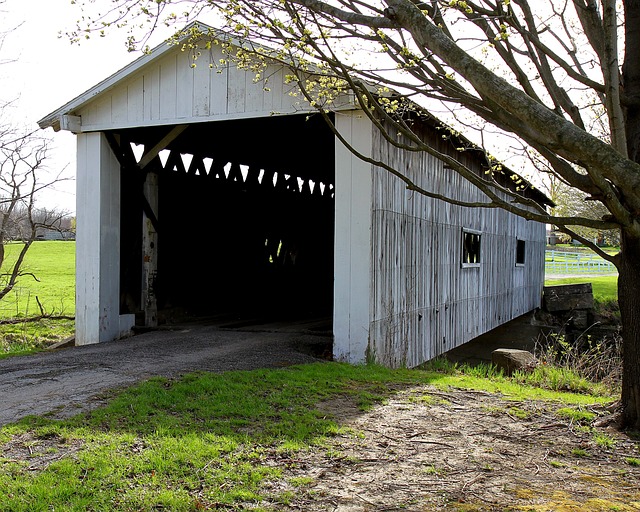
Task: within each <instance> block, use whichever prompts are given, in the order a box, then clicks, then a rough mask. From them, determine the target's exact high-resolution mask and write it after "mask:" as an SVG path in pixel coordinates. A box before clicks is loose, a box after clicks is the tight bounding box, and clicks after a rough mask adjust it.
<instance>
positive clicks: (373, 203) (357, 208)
mask: <svg viewBox="0 0 640 512" xmlns="http://www.w3.org/2000/svg"><path fill="white" fill-rule="evenodd" d="M224 58H225V56H224V55H222V53H221V52H220V50H219V49H218V48H216V47H215V46H214V48H213V49H212V51H211V55H210V56H208V57H207V59H208V60H204V59H203V58H200V59H199V60H198V61H196V66H195V67H193V66H192V65H191V64H192V63H193V61H192V60H191V57H190V55H189V54H188V53H187V52H183V51H181V50H180V47H178V46H175V47H167V46H163V47H161V48H158V49H156V50H154V52H152V54H151V55H149V56H145V57H143V58H142V59H139V60H138V61H136V63H133V64H132V65H131V66H128V67H127V68H125V69H124V70H122V71H120V72H118V73H116V74H115V75H113V76H112V77H110V78H109V79H107V80H106V81H105V82H103V83H101V84H98V85H97V86H95V87H94V88H92V89H91V90H89V91H87V92H86V93H85V94H83V95H81V96H80V97H78V98H76V99H75V100H72V101H71V102H70V103H68V104H67V105H65V106H63V107H61V108H60V109H58V110H57V111H55V112H53V113H52V114H50V115H49V116H47V117H45V118H44V119H42V120H41V121H40V122H39V124H40V126H41V127H43V128H45V127H49V126H50V127H53V128H54V129H59V128H63V129H69V130H72V131H74V132H76V133H80V135H79V136H78V180H77V202H78V206H77V217H78V223H77V294H76V295H77V298H76V300H77V312H76V338H77V340H76V342H77V343H78V344H86V343H96V342H99V341H107V340H113V339H117V338H118V337H121V336H122V335H125V334H127V333H128V332H130V330H131V328H132V326H133V315H123V316H121V315H119V314H118V312H119V295H120V294H119V274H120V268H119V261H120V260H119V254H120V247H119V244H120V235H119V228H120V219H119V212H120V166H119V164H118V162H117V160H116V159H115V157H114V155H113V154H112V153H111V150H110V148H109V146H108V144H107V143H106V141H105V139H104V137H103V136H102V135H101V133H100V132H101V131H103V130H118V129H124V128H132V127H146V126H157V125H168V126H175V125H181V126H182V127H184V126H186V125H187V124H191V123H201V122H211V121H224V120H231V119H239V118H249V117H265V116H270V115H273V114H274V113H279V114H292V113H299V112H300V111H309V110H313V109H311V108H310V107H309V105H307V104H306V103H305V102H304V101H303V100H302V99H301V97H300V95H299V94H298V95H297V96H296V95H295V84H292V83H286V82H287V81H286V80H285V75H286V74H287V71H286V68H284V67H282V66H281V65H277V64H273V65H271V66H270V67H269V68H268V69H267V70H264V71H263V73H262V76H263V77H267V76H268V77H269V81H268V82H265V81H264V80H260V81H257V82H256V81H255V80H254V79H255V74H254V73H253V72H251V71H249V70H244V69H238V68H236V67H234V66H233V65H231V64H228V63H226V62H225V63H222V64H221V62H220V61H221V59H224ZM209 63H211V64H212V66H209ZM332 110H333V111H334V112H335V116H336V126H337V129H338V130H339V131H340V133H341V134H342V135H343V136H344V137H345V139H346V141H347V142H348V143H349V144H351V145H352V146H353V147H355V148H356V149H357V150H359V151H360V152H361V153H363V154H364V155H365V156H373V157H374V158H376V159H380V160H388V161H389V162H392V163H393V164H394V165H395V166H397V168H398V169H399V170H401V171H405V172H407V174H408V175H409V176H410V177H411V178H412V179H414V181H415V182H416V183H418V184H420V185H422V186H424V188H426V189H429V190H432V191H434V192H437V193H444V194H447V195H451V194H454V195H455V196H456V197H457V198H459V199H464V200H471V201H476V200H479V199H481V196H480V195H479V193H478V191H477V190H475V189H474V188H473V187H472V186H471V185H470V184H469V183H468V182H466V181H465V180H463V179H462V178H460V177H459V176H457V175H455V174H454V173H453V172H451V171H447V170H446V169H444V168H443V165H442V162H440V161H438V160H437V159H435V158H433V157H431V156H428V155H426V154H425V153H412V152H403V151H400V150H398V149H397V148H394V147H392V146H391V145H390V144H388V143H387V142H386V141H385V140H383V139H382V137H381V136H380V134H379V133H378V132H377V130H374V129H373V125H372V123H371V122H370V121H369V119H368V118H367V117H366V116H365V115H364V114H363V113H362V112H360V111H357V110H353V106H352V102H351V100H350V98H349V97H345V98H344V99H343V100H342V101H341V103H340V105H334V108H333V109H332ZM428 130H431V129H430V128H428ZM175 133H177V132H172V133H171V134H170V135H172V134H173V135H175ZM430 133H431V135H430V136H431V137H432V143H433V144H434V145H436V146H437V145H441V146H442V145H443V144H445V142H443V141H442V140H441V139H439V137H438V134H435V135H434V132H433V131H431V132H430ZM258 136H259V135H258ZM163 144H164V141H161V142H160V143H159V145H158V147H156V148H152V150H151V151H150V155H149V156H148V158H145V157H143V160H142V161H141V163H144V162H145V161H147V160H149V159H150V157H151V153H153V154H155V153H157V151H159V149H161V147H162V146H163ZM334 151H335V157H336V169H335V251H334V318H333V324H334V325H333V332H334V349H333V352H334V357H335V359H337V360H344V361H348V362H351V363H362V362H365V361H367V360H374V361H377V362H379V363H382V364H386V365H389V366H401V365H406V366H414V365H417V364H419V363H421V362H423V361H426V360H428V359H431V358H433V357H435V356H437V355H438V354H440V353H442V352H445V351H447V350H450V349H452V348H454V347H455V346H458V345H460V344H462V343H464V342H466V341H468V340H470V339H472V338H474V337H476V336H478V335H480V334H482V333H484V332H486V331H488V330H490V329H492V328H494V327H496V326H498V325H500V324H501V323H504V322H506V321H508V320H510V319H512V318H514V317H516V316H518V315H520V314H523V313H525V312H527V311H529V310H531V309H533V308H535V307H537V306H539V304H540V297H541V293H542V284H543V276H544V242H545V230H544V226H542V225H539V224H535V223H528V222H526V221H524V220H522V219H519V218H516V217H514V216H512V215H509V214H507V213H505V212H503V211H499V210H478V209H468V208H460V207H455V206H452V205H450V204H447V203H443V202H438V201H435V200H431V199H428V198H426V197H424V196H420V195H417V194H414V193H411V192H408V191H407V190H406V188H405V187H404V185H403V184H402V183H401V182H400V181H399V180H398V179H397V178H394V177H393V176H391V175H390V174H389V173H387V172H386V171H384V170H382V169H380V168H376V167H373V166H372V165H371V164H369V163H365V162H363V161H362V160H360V159H359V158H358V157H356V156H354V155H353V154H352V153H351V152H350V151H349V150H348V149H347V148H345V147H344V146H343V145H342V144H341V143H340V142H339V141H338V140H337V139H336V145H335V148H334ZM453 154H455V155H456V156H458V157H460V158H463V159H466V161H467V163H468V164H469V165H472V166H473V165H476V164H477V161H476V162H475V163H474V162H473V161H471V160H472V159H471V157H468V156H467V155H465V154H460V153H458V152H455V151H453ZM463 228H468V229H473V230H476V231H478V232H480V233H482V259H481V263H480V265H479V266H477V267H475V268H462V265H461V241H462V229H463ZM517 239H522V240H525V241H526V242H527V245H526V250H527V256H526V257H527V261H526V263H525V265H524V266H518V267H517V266H516V265H515V244H516V240H517Z"/></svg>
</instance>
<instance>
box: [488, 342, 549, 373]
mask: <svg viewBox="0 0 640 512" xmlns="http://www.w3.org/2000/svg"><path fill="white" fill-rule="evenodd" d="M491 362H492V363H493V364H494V366H496V367H497V368H498V369H502V370H503V371H504V373H505V375H511V374H513V372H514V371H516V370H523V371H531V370H533V369H534V368H535V367H536V366H538V360H537V359H536V357H535V356H534V355H533V354H532V353H531V352H528V351H526V350H518V349H513V348H499V349H496V350H494V351H493V352H492V353H491Z"/></svg>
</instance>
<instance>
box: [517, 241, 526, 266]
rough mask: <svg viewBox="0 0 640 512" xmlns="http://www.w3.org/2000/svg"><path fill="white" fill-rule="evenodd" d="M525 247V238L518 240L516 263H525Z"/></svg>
mask: <svg viewBox="0 0 640 512" xmlns="http://www.w3.org/2000/svg"><path fill="white" fill-rule="evenodd" d="M525 248H526V246H525V242H524V240H517V241H516V265H524V259H525Z"/></svg>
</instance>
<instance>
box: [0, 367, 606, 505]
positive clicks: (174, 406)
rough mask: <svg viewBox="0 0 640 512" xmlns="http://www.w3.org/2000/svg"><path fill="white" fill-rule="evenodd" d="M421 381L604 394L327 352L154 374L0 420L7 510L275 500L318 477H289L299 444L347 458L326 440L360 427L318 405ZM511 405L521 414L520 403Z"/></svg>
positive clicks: (528, 393)
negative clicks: (97, 402)
mask: <svg viewBox="0 0 640 512" xmlns="http://www.w3.org/2000/svg"><path fill="white" fill-rule="evenodd" d="M424 385H430V386H435V387H436V388H441V389H448V388H451V387H455V388H463V389H464V388H467V389H477V390H485V391H491V392H497V393H501V394H503V395H504V397H505V398H517V399H540V400H545V401H552V402H553V403H556V402H558V403H566V404H575V403H586V402H587V401H590V402H591V403H595V402H598V401H604V400H605V398H604V397H593V396H591V397H589V396H588V395H575V394H570V393H559V392H555V391H550V390H544V389H539V388H531V387H527V386H524V385H522V384H517V383H513V382H509V381H508V380H507V379H506V378H504V377H495V378H494V380H491V381H489V380H488V379H482V378H481V377H479V376H477V375H475V376H468V375H464V374H463V373H461V372H459V371H457V372H456V373H455V374H451V373H442V372H433V371H429V370H403V369H400V370H390V369H385V368H381V367H376V366H352V365H347V364H341V363H330V362H326V363H316V364H311V365H303V366H293V367H289V368H283V369H277V370H254V371H237V372H235V371H234V372H227V373H222V374H212V373H193V374H188V375H185V376H183V377H181V378H179V379H161V378H154V379H151V380H149V381H146V382H144V383H142V384H140V385H137V386H134V387H131V388H128V389H126V390H124V391H121V392H119V393H114V396H113V397H112V399H111V400H110V401H109V403H108V404H107V405H106V406H104V407H102V408H100V409H97V410H94V411H92V412H91V413H86V414H82V415H78V416H76V417H74V418H71V419H68V420H52V419H48V418H46V417H45V418H42V417H31V418H27V419H25V420H23V421H21V422H20V423H17V424H14V425H10V426H6V427H4V428H2V429H0V443H1V444H2V447H3V452H2V453H3V458H2V459H0V468H2V470H1V471H0V494H2V495H3V496H4V499H3V500H2V501H0V511H11V512H21V511H29V512H32V511H38V510H43V511H44V510H50V508H51V507H54V508H55V509H56V510H58V509H59V510H65V511H86V510H162V509H164V510H172V511H190V510H200V509H248V508H250V509H251V510H277V509H278V507H277V504H278V503H287V502H289V501H290V500H291V499H292V497H293V496H295V492H296V489H297V488H300V487H302V486H305V485H307V484H308V483H309V481H308V480H307V479H302V480H295V479H294V480H290V481H288V482H283V480H282V478H283V472H282V468H285V467H287V466H288V465H290V464H294V462H293V461H294V460H295V459H296V456H297V454H300V453H301V452H304V451H306V450H319V451H321V452H323V453H324V456H326V457H331V456H335V457H341V456H342V454H340V453H334V452H335V449H334V448H331V444H330V442H329V440H330V439H331V438H332V437H334V436H336V435H353V436H356V437H357V435H356V434H357V433H350V432H348V430H347V429H346V428H345V427H343V426H341V425H340V420H341V419H342V418H340V417H333V416H331V415H330V414H328V413H327V412H326V411H325V412H321V407H320V404H322V403H323V402H325V401H329V400H332V399H334V400H335V399H337V398H339V397H348V398H349V399H350V401H352V402H353V403H362V404H367V408H370V407H375V406H376V404H378V403H382V402H383V401H384V400H386V399H387V398H388V397H390V396H391V395H392V394H393V393H395V392H396V391H402V390H406V389H410V388H414V387H416V386H424ZM425 407H429V404H428V403H425ZM509 410H510V411H511V413H513V414H516V415H518V416H521V414H520V413H519V409H518V408H517V407H515V406H514V407H511V408H510V409H509ZM353 411H354V412H353V413H354V414H362V412H361V411H360V410H359V409H358V408H357V407H354V409H353ZM20 436H24V437H22V438H21V437H20ZM20 439H23V440H25V441H24V443H27V442H28V443H30V444H29V447H25V446H22V445H20V443H19V442H18V441H19V440H20ZM27 440H28V441H27ZM46 443H48V444H46ZM11 446H13V448H9V447H11ZM70 447H73V450H71V449H70ZM16 450H21V452H20V453H22V455H21V456H18V455H17V451H16ZM36 453H44V454H48V457H49V460H47V463H46V464H41V465H37V464H36V463H35V462H34V461H35V460H36V457H35V456H33V454H36ZM25 454H26V455H25ZM40 457H42V455H40ZM426 470H427V472H429V471H430V470H429V468H426ZM276 483H277V485H276Z"/></svg>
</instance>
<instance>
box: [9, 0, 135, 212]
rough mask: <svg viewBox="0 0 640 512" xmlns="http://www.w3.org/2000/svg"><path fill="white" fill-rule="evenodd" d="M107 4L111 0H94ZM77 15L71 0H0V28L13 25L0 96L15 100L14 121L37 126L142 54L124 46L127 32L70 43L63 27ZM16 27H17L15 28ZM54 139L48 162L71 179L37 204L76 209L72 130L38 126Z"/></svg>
mask: <svg viewBox="0 0 640 512" xmlns="http://www.w3.org/2000/svg"><path fill="white" fill-rule="evenodd" d="M96 4H98V5H100V4H104V5H108V4H109V0H96ZM80 15H81V13H80V8H79V7H78V6H74V5H71V0H6V1H5V2H4V3H3V4H0V32H5V31H8V30H11V32H10V33H9V34H7V37H6V38H5V41H4V45H3V46H2V48H0V62H6V61H7V60H10V61H11V62H9V63H5V64H2V65H0V99H1V100H3V101H11V100H13V105H12V107H11V109H10V111H9V114H10V120H11V121H12V122H13V123H14V124H16V125H18V126H26V127H29V128H31V129H34V128H38V125H37V122H38V121H39V120H40V119H42V118H43V117H45V116H46V115H47V114H49V113H51V112H53V111H54V110H56V109H57V108H58V107H61V106H62V105H64V104H65V103H67V102H68V101H70V100H72V99H73V98H75V97H76V96H78V95H80V94H81V93H83V92H84V91H86V90H87V89H89V88H91V87H92V86H94V85H95V84H97V83H98V82H100V81H102V80H103V79H105V78H107V77H108V76H110V75H112V74H113V73H115V72H116V71H118V70H119V69H120V68H122V67H124V66H125V65H126V64H128V63H129V62H131V61H133V60H135V59H136V58H138V57H139V56H140V54H131V53H128V52H127V51H126V49H125V44H124V42H125V37H126V36H125V33H124V31H122V32H117V31H116V32H114V33H112V34H110V36H109V37H106V38H100V37H97V36H94V37H92V38H91V39H90V40H88V41H84V42H83V43H82V44H81V45H80V46H77V45H76V46H74V45H71V43H70V42H69V40H68V39H66V38H65V37H64V36H63V37H59V36H58V34H59V33H60V32H61V31H62V32H65V31H66V30H69V29H72V28H73V27H74V22H75V20H76V19H77V18H78V17H79V16H80ZM15 27H17V28H15ZM42 134H44V135H47V136H48V137H50V138H51V139H52V141H53V144H52V146H53V151H52V153H51V155H52V158H51V159H50V161H49V167H50V168H51V170H52V171H59V170H61V169H63V168H65V167H66V171H65V176H69V177H71V178H73V180H72V181H68V182H64V183H60V184H57V185H56V187H55V190H49V191H47V193H46V194H44V195H42V196H40V199H39V201H38V205H40V206H43V207H47V208H53V207H56V208H59V209H61V210H65V211H68V212H70V213H73V212H75V181H74V180H75V170H76V169H75V135H73V134H71V133H69V132H63V131H61V132H57V133H56V132H54V131H53V130H52V129H50V128H49V129H47V130H45V131H43V132H42Z"/></svg>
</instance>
